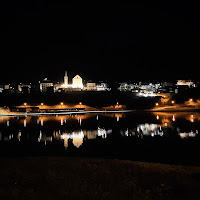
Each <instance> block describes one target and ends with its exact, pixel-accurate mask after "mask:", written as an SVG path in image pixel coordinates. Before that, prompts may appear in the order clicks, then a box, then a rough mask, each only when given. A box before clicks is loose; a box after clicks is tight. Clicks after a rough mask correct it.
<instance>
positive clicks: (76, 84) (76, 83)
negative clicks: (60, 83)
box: [72, 74, 83, 89]
mask: <svg viewBox="0 0 200 200" xmlns="http://www.w3.org/2000/svg"><path fill="white" fill-rule="evenodd" d="M72 87H73V88H81V89H82V88H83V80H82V78H81V77H80V76H79V75H78V74H77V75H76V76H75V77H74V78H73V79H72Z"/></svg>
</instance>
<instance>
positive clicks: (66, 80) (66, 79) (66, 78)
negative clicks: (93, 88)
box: [64, 71, 68, 85]
mask: <svg viewBox="0 0 200 200" xmlns="http://www.w3.org/2000/svg"><path fill="white" fill-rule="evenodd" d="M64 84H65V85H68V76H67V71H65V76H64Z"/></svg>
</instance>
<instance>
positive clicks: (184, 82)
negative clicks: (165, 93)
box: [176, 80, 195, 87]
mask: <svg viewBox="0 0 200 200" xmlns="http://www.w3.org/2000/svg"><path fill="white" fill-rule="evenodd" d="M176 85H177V86H188V87H195V84H194V82H193V81H191V80H177V83H176Z"/></svg>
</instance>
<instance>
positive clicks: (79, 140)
mask: <svg viewBox="0 0 200 200" xmlns="http://www.w3.org/2000/svg"><path fill="white" fill-rule="evenodd" d="M83 138H84V134H83V131H80V132H78V133H74V132H73V133H72V134H67V133H63V134H62V135H61V139H63V140H64V146H65V148H66V149H67V147H68V140H69V139H72V143H73V145H74V146H75V147H77V148H79V147H80V146H81V145H82V144H83Z"/></svg>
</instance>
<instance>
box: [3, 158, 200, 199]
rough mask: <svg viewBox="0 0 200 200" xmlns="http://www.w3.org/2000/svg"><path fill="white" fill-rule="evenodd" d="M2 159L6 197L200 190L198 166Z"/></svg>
mask: <svg viewBox="0 0 200 200" xmlns="http://www.w3.org/2000/svg"><path fill="white" fill-rule="evenodd" d="M0 161H1V166H0V176H1V179H0V185H1V186H2V187H1V190H0V198H1V199H44V198H45V199H116V200H118V199H127V200H128V199H146V200H152V199H155V198H156V199H166V200H168V199H180V200H183V199H198V198H199V195H200V191H199V187H200V182H199V177H200V176H199V175H200V168H199V167H196V166H182V165H167V164H159V163H150V162H140V161H139V162H138V161H127V160H118V159H101V158H99V159H91V158H62V157H24V158H0ZM8 166H9V167H8Z"/></svg>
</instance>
